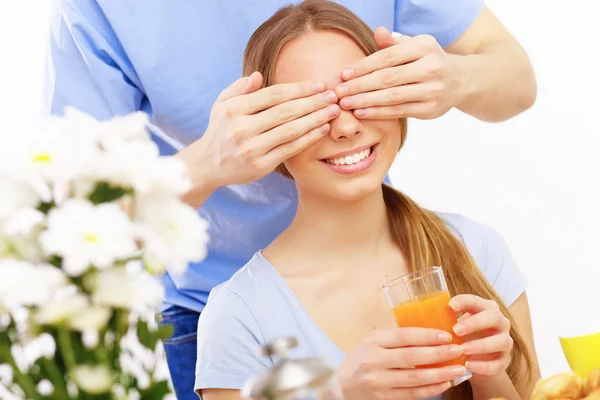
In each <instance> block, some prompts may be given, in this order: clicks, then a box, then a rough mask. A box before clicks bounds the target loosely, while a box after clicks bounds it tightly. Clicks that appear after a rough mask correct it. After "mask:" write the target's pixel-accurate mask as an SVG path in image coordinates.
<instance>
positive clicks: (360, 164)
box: [320, 143, 379, 174]
mask: <svg viewBox="0 0 600 400" xmlns="http://www.w3.org/2000/svg"><path fill="white" fill-rule="evenodd" d="M378 147H379V143H375V144H371V145H368V146H362V147H359V148H356V149H353V150H349V151H344V152H342V153H337V154H335V155H333V156H331V157H327V158H324V159H322V160H320V161H321V162H322V163H323V164H324V165H325V166H326V167H327V168H329V169H330V170H331V171H333V172H336V173H338V174H355V173H359V172H362V171H365V170H366V169H368V168H369V167H371V166H372V165H373V164H374V163H375V160H376V158H377V154H378V152H377V149H378Z"/></svg>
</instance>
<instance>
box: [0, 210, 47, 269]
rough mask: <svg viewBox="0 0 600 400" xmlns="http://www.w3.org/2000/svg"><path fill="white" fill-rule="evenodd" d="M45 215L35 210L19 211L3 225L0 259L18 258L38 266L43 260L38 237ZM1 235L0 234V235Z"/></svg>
mask: <svg viewBox="0 0 600 400" xmlns="http://www.w3.org/2000/svg"><path fill="white" fill-rule="evenodd" d="M44 221H45V215H44V214H43V213H41V212H40V211H38V210H35V209H32V208H31V209H25V210H21V211H19V212H18V213H17V214H15V216H14V217H12V218H10V219H9V220H8V221H7V222H6V224H4V232H3V233H4V234H5V235H6V236H0V258H18V259H24V260H27V261H29V262H31V263H34V264H38V263H41V262H42V261H43V259H44V253H43V252H42V249H41V247H40V243H39V240H38V236H39V234H40V232H42V230H43V229H44V225H43V222H44ZM1 234H2V233H0V235H1Z"/></svg>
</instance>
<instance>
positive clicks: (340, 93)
mask: <svg viewBox="0 0 600 400" xmlns="http://www.w3.org/2000/svg"><path fill="white" fill-rule="evenodd" d="M335 92H336V93H337V95H338V96H339V97H344V96H345V95H347V94H348V86H345V85H340V86H338V87H336V88H335Z"/></svg>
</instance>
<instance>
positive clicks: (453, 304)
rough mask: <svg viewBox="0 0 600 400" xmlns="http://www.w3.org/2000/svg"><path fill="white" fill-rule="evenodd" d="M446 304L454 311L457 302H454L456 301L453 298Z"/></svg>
mask: <svg viewBox="0 0 600 400" xmlns="http://www.w3.org/2000/svg"><path fill="white" fill-rule="evenodd" d="M448 305H449V306H450V308H451V309H453V310H454V311H456V307H457V306H458V304H456V302H455V301H454V300H450V303H448Z"/></svg>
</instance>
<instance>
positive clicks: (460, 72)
mask: <svg viewBox="0 0 600 400" xmlns="http://www.w3.org/2000/svg"><path fill="white" fill-rule="evenodd" d="M449 57H450V59H451V62H452V65H453V68H454V73H455V75H456V77H457V80H458V90H457V103H456V105H455V107H456V108H460V107H461V106H462V105H464V104H465V103H468V102H469V101H470V99H472V98H473V96H476V94H477V93H476V92H477V85H476V84H475V82H473V73H474V69H475V68H474V66H473V63H475V62H477V58H478V57H477V55H461V54H449Z"/></svg>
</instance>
